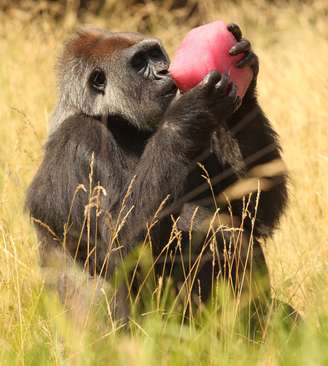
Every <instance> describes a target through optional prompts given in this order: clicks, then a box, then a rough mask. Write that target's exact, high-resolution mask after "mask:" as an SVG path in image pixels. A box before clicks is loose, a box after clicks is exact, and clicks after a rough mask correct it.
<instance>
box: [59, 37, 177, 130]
mask: <svg viewBox="0 0 328 366" xmlns="http://www.w3.org/2000/svg"><path fill="white" fill-rule="evenodd" d="M60 66H61V74H60V79H61V80H60V85H61V91H62V92H61V94H62V95H63V94H66V97H65V98H66V99H67V100H68V101H69V104H70V106H71V107H73V108H74V109H75V111H77V112H82V113H85V114H87V115H91V116H97V117H104V116H105V117H107V116H108V117H109V118H110V116H111V115H119V116H121V117H123V118H124V119H126V120H128V121H129V122H130V123H132V124H133V125H135V126H137V127H138V128H141V129H145V130H154V129H156V127H157V126H158V124H159V123H160V120H161V117H162V115H163V113H164V112H165V110H166V109H167V107H168V105H169V104H170V102H171V101H172V99H173V98H174V97H175V95H176V93H177V88H176V85H175V83H174V82H173V80H172V79H171V77H170V75H169V73H168V67H169V58H168V56H167V54H166V52H165V50H164V48H163V47H162V45H161V43H160V42H159V41H158V40H157V39H154V38H146V37H144V36H143V35H141V34H138V33H109V32H104V31H99V30H92V31H91V30H89V31H84V32H81V33H79V34H78V35H77V36H76V37H75V38H74V39H72V40H71V41H70V42H69V43H68V44H67V46H66V48H65V51H64V54H63V57H62V60H61V64H60ZM68 75H69V77H68Z"/></svg>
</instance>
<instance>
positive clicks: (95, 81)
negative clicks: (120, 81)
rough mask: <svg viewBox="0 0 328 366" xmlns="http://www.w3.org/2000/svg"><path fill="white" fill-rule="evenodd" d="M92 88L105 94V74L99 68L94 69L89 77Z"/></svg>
mask: <svg viewBox="0 0 328 366" xmlns="http://www.w3.org/2000/svg"><path fill="white" fill-rule="evenodd" d="M89 83H90V86H91V87H92V88H93V89H95V90H96V91H98V92H100V93H103V92H104V91H105V88H106V75H105V72H104V71H103V70H101V69H99V68H97V69H94V70H93V71H92V73H91V75H90V77H89Z"/></svg>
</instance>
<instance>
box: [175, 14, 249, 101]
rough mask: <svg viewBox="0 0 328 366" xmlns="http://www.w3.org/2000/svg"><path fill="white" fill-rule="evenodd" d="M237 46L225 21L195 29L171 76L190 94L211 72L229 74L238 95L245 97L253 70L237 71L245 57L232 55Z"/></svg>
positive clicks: (177, 54) (185, 44) (180, 49)
mask: <svg viewBox="0 0 328 366" xmlns="http://www.w3.org/2000/svg"><path fill="white" fill-rule="evenodd" d="M236 43H237V41H236V39H235V37H234V36H233V34H232V33H231V32H229V31H228V29H227V26H226V25H225V24H224V22H222V21H216V22H213V23H209V24H205V25H202V26H200V27H197V28H194V29H192V30H191V31H190V32H189V33H187V35H186V36H185V38H184V40H183V41H182V43H181V45H180V47H179V48H178V50H177V51H176V53H175V56H174V57H173V61H172V63H171V66H170V73H171V75H172V77H173V79H174V80H175V82H176V84H177V86H178V88H179V89H180V90H182V91H187V90H189V89H191V88H192V87H194V86H195V85H197V84H198V83H199V82H200V81H201V80H202V79H203V78H204V76H205V75H207V74H208V73H209V72H210V71H213V70H218V71H219V72H220V73H223V72H226V73H228V75H230V78H231V79H232V80H233V81H234V82H235V84H236V85H237V90H238V91H237V94H238V95H239V96H240V97H243V96H244V95H245V93H246V90H247V88H248V86H249V84H250V82H251V81H252V78H253V72H252V70H251V68H250V67H245V68H242V69H240V68H237V67H236V66H235V64H236V63H237V62H238V61H239V60H241V59H242V57H243V54H239V55H236V56H230V55H229V50H230V49H231V47H232V46H233V45H235V44H236Z"/></svg>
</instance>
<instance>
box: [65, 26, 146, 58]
mask: <svg viewBox="0 0 328 366" xmlns="http://www.w3.org/2000/svg"><path fill="white" fill-rule="evenodd" d="M143 38H144V37H143V36H142V35H140V34H138V33H110V32H105V31H102V30H98V29H86V30H81V31H79V32H78V33H77V35H76V36H75V37H74V38H73V39H71V40H70V41H69V42H68V43H67V44H66V47H65V50H64V54H63V59H62V60H63V61H65V60H67V59H71V58H83V59H92V58H98V59H99V58H107V57H110V56H111V55H112V54H113V53H115V52H117V51H119V50H122V49H125V48H128V47H131V46H133V45H134V44H136V43H138V42H139V41H141V40H142V39H143Z"/></svg>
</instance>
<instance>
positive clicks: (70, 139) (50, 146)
mask: <svg viewBox="0 0 328 366" xmlns="http://www.w3.org/2000/svg"><path fill="white" fill-rule="evenodd" d="M109 140H110V131H109V130H108V128H107V127H106V126H105V125H104V124H103V123H102V122H101V121H100V120H99V119H97V118H94V117H91V116H87V115H83V114H76V115H72V116H70V117H68V118H67V119H66V120H64V121H63V122H62V123H61V125H60V126H59V127H58V128H57V129H56V130H55V131H54V132H53V133H52V134H51V135H50V136H49V138H48V141H47V143H46V150H47V151H49V150H61V151H63V150H66V149H67V148H68V147H74V146H76V147H77V146H83V145H84V146H88V150H90V149H91V150H93V151H95V152H96V151H97V150H98V149H100V148H101V145H102V143H103V142H104V141H107V142H108V141H109Z"/></svg>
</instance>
